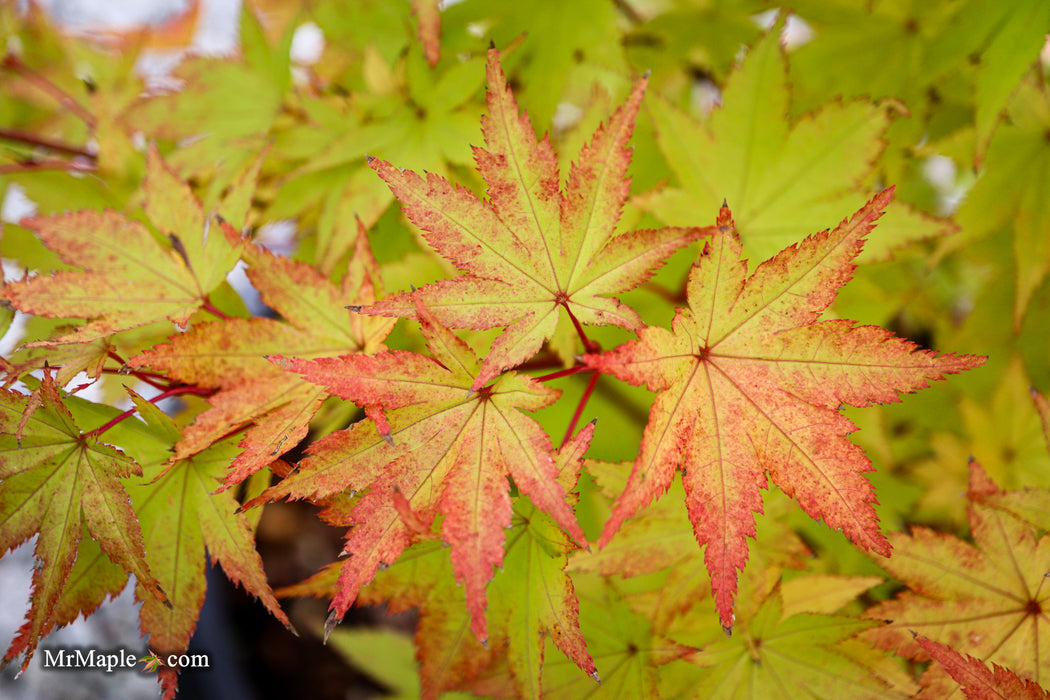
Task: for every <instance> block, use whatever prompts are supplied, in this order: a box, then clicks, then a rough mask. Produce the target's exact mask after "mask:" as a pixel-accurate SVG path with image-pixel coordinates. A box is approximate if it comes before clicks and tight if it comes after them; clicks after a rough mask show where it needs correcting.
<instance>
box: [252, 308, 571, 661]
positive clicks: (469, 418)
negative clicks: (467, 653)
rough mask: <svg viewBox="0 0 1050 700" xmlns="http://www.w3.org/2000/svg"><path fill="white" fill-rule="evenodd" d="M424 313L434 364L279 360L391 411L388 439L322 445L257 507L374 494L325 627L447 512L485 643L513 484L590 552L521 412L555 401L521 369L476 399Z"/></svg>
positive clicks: (373, 436)
mask: <svg viewBox="0 0 1050 700" xmlns="http://www.w3.org/2000/svg"><path fill="white" fill-rule="evenodd" d="M416 316H417V317H418V318H419V321H420V324H421V326H422V332H423V336H424V337H425V338H426V340H427V344H428V346H429V348H430V351H431V353H432V354H433V357H432V358H431V357H426V356H424V355H419V354H416V353H413V352H407V351H400V350H393V351H388V352H382V353H379V354H378V355H376V356H374V357H369V356H367V355H362V354H351V355H343V356H341V357H337V358H336V357H330V358H318V359H286V358H282V357H273V358H271V359H272V360H273V361H274V362H275V363H278V364H280V365H282V366H284V367H285V368H286V369H289V370H291V371H294V372H298V373H299V374H301V375H302V376H303V377H304V378H306V379H308V380H309V381H311V382H314V383H317V384H321V385H323V386H326V387H328V390H329V391H330V392H331V393H333V394H335V395H336V396H339V397H341V398H344V399H350V400H352V401H354V402H355V403H357V404H359V405H361V406H382V407H384V408H386V409H391V410H390V411H389V414H388V415H387V416H386V421H385V422H386V423H387V425H386V426H385V428H386V431H384V432H380V430H379V429H377V427H376V425H375V424H374V423H373V422H372V421H370V420H369V421H361V422H359V423H355V424H354V425H352V426H350V428H349V429H347V430H343V431H339V432H337V433H333V434H332V435H329V436H327V437H325V438H322V439H321V440H318V441H317V442H316V443H314V444H313V445H312V446H311V448H310V450H309V452H310V457H309V458H307V459H305V460H304V461H303V463H302V465H301V467H300V469H299V470H298V471H297V472H295V473H294V474H292V475H291V476H289V477H288V478H286V479H285V480H284V481H282V482H281V483H279V484H277V485H276V486H274V487H272V488H270V489H269V490H268V491H266V492H265V493H264V494H263V495H262V496H260V497H259V499H256V500H255V501H254V502H250V503H249V505H250V504H252V503H255V502H260V501H264V500H272V499H274V498H279V497H282V496H291V497H293V498H311V499H314V500H316V499H318V498H323V497H326V496H329V495H332V494H337V493H340V492H342V491H345V490H348V489H349V490H351V491H362V492H365V491H367V492H365V493H364V495H362V496H361V497H360V498H359V500H357V501H356V502H355V503H354V504H353V506H352V507H351V508H350V509H349V510H348V512H347V513H346V515H345V521H346V522H347V524H350V525H352V527H351V529H350V532H349V534H348V535H347V542H346V547H345V549H344V551H345V552H346V553H347V554H349V555H351V556H350V558H349V559H348V560H347V562H346V564H345V565H344V566H343V570H342V574H341V576H340V579H339V585H340V589H339V592H338V593H337V595H336V596H335V599H334V600H333V601H332V615H331V617H330V618H329V622H328V625H327V627H328V629H331V627H332V626H334V625H335V624H336V622H338V620H339V619H341V618H342V617H343V615H344V614H345V613H346V611H347V609H349V607H350V606H351V605H352V604H353V602H354V600H355V599H356V598H357V594H358V592H359V591H360V590H361V587H362V586H364V585H365V584H367V583H368V582H369V581H371V580H372V578H373V577H374V576H375V573H376V571H377V570H378V569H379V568H380V567H382V566H384V565H387V564H392V563H393V562H394V561H395V560H396V559H397V558H398V557H399V556H400V555H401V552H402V551H404V549H405V547H406V546H407V545H408V544H409V543H410V542H411V541H412V539H413V537H414V536H415V535H417V534H418V533H419V532H420V531H421V530H423V531H425V530H428V529H429V528H430V526H431V524H432V523H433V521H434V518H435V517H436V516H437V515H438V513H440V514H441V515H443V516H444V520H443V521H442V525H441V533H442V536H443V537H444V539H445V541H447V542H448V543H449V544H450V545H451V547H452V568H453V571H454V572H455V575H456V579H457V580H458V581H459V582H460V583H461V584H462V585H463V586H464V587H465V589H466V596H467V607H468V609H469V610H470V615H471V629H472V630H473V632H474V634H475V635H476V636H477V638H478V640H480V641H482V642H484V641H486V640H487V638H488V632H487V627H486V622H485V608H486V605H487V602H486V596H485V586H486V584H487V583H488V581H489V579H491V578H492V570H493V567H495V566H500V565H502V563H503V556H504V539H505V535H504V529H505V528H508V527H510V526H511V522H512V520H511V516H512V504H511V499H510V495H509V493H508V491H509V484H508V483H507V476H508V475H509V476H511V477H513V479H514V483H515V485H516V486H517V487H518V488H519V489H520V490H521V491H522V492H523V493H525V494H527V495H528V496H529V497H530V499H531V500H532V502H533V503H534V504H535V505H536V506H537V507H539V508H540V509H541V510H543V511H545V512H547V513H548V514H549V515H550V516H551V517H552V518H553V519H554V521H555V522H556V523H557V524H558V525H559V526H560V527H561V528H562V529H564V530H565V531H566V532H568V533H569V534H570V535H572V537H573V538H574V539H575V540H576V541H577V542H579V543H581V544H585V543H586V540H585V538H584V534H583V531H582V530H581V529H580V527H579V525H578V524H577V523H576V519H575V516H574V515H573V512H572V508H571V507H570V506H569V504H568V503H567V502H566V500H565V489H564V488H563V487H562V486H561V484H559V483H558V481H557V479H556V477H557V469H556V466H555V463H554V461H553V457H552V447H551V442H550V438H549V437H548V436H547V434H546V433H545V432H544V431H543V428H542V427H541V426H540V425H539V423H537V422H536V421H535V420H533V419H531V418H529V417H527V416H525V415H524V414H522V413H521V410H519V409H523V410H529V411H534V410H537V409H539V408H543V407H544V406H547V405H549V404H551V403H553V402H554V401H555V400H556V399H557V397H558V395H559V392H558V391H557V390H556V389H551V388H550V387H546V386H544V385H543V384H540V383H539V382H537V381H535V380H534V379H532V378H531V377H528V376H525V375H522V374H517V373H514V372H509V373H506V374H503V375H501V376H500V377H498V378H497V379H496V380H495V382H493V383H492V384H491V385H487V386H483V387H481V388H480V389H478V390H477V391H474V390H473V389H471V387H473V386H474V385H475V384H476V377H477V376H478V367H479V362H478V360H477V358H476V357H475V355H474V352H473V351H472V350H471V349H470V347H469V346H467V344H466V343H464V342H463V341H462V340H460V339H459V338H458V337H456V336H455V335H454V334H453V333H452V332H451V331H449V330H448V329H447V328H445V327H444V326H442V325H441V324H439V323H438V322H437V321H436V320H434V319H433V318H432V317H431V316H430V314H429V313H428V311H427V310H426V309H425V308H424V307H422V306H420V307H419V308H418V309H417V311H416Z"/></svg>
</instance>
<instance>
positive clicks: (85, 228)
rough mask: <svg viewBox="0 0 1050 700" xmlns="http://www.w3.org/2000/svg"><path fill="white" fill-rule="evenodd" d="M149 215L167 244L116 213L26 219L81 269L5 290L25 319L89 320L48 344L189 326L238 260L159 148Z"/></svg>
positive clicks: (152, 157) (150, 162) (151, 163)
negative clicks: (167, 323) (160, 324)
mask: <svg viewBox="0 0 1050 700" xmlns="http://www.w3.org/2000/svg"><path fill="white" fill-rule="evenodd" d="M144 188H145V190H146V194H147V201H146V205H145V209H146V215H147V217H148V218H149V219H150V221H151V223H153V225H154V226H155V227H156V228H157V229H158V230H159V231H160V233H161V234H162V235H163V236H165V237H166V238H167V239H168V244H167V245H164V244H161V243H160V242H158V240H157V239H156V237H155V236H154V235H153V233H152V232H151V231H150V230H149V228H147V227H146V226H145V225H144V224H142V223H140V222H138V221H135V220H133V219H129V218H127V217H125V216H124V215H123V214H120V213H117V212H115V211H108V210H107V211H78V212H72V213H69V214H61V215H58V216H52V217H36V218H31V219H26V220H24V221H23V225H24V226H26V227H27V228H30V229H32V230H34V231H35V232H36V233H37V234H38V235H39V236H40V237H41V238H42V239H43V240H44V242H45V243H46V244H47V246H48V247H49V248H51V249H52V250H54V251H55V252H56V253H58V254H59V256H60V257H61V258H62V260H63V262H65V263H67V264H70V265H74V266H76V267H78V268H81V269H79V270H69V271H59V272H56V273H54V274H52V275H39V276H36V277H32V278H29V279H26V280H20V281H17V282H10V283H8V284H7V285H5V286H4V288H3V289H2V290H0V297H2V298H4V299H7V300H9V301H10V302H11V303H12V304H13V305H14V306H15V307H16V308H18V309H19V310H21V311H24V312H26V313H31V314H35V315H38V316H47V317H51V318H87V319H93V320H89V321H88V322H87V323H86V324H84V325H81V326H78V327H77V328H76V330H75V331H73V332H67V333H64V334H59V335H58V336H57V337H54V338H52V339H51V340H50V341H48V342H50V343H68V342H75V343H88V342H91V341H93V340H97V339H99V338H104V337H106V336H109V335H112V334H114V333H116V332H118V331H122V330H127V329H129V328H137V327H139V326H144V325H146V324H147V323H151V322H153V321H159V320H162V319H165V318H166V319H169V320H171V321H172V322H174V323H175V324H176V325H178V326H180V327H185V326H186V323H187V322H188V321H189V318H190V316H192V315H193V314H194V313H195V312H196V311H197V310H198V309H200V308H201V306H202V305H203V304H204V303H205V302H206V301H207V298H208V294H209V293H211V292H212V291H213V290H214V289H215V288H216V287H218V286H219V285H220V284H221V283H222V282H223V281H224V280H225V278H226V274H227V273H228V272H229V271H230V269H231V268H232V267H233V264H234V262H236V260H237V256H238V250H237V247H236V246H234V245H231V244H230V243H229V242H228V241H227V240H226V239H225V238H224V237H223V236H222V235H220V234H219V233H218V232H215V234H214V235H211V236H208V235H207V228H208V222H207V219H206V217H205V215H204V212H203V210H202V209H201V206H200V202H199V201H198V200H197V199H196V197H195V196H194V195H193V193H192V191H191V190H190V189H189V187H188V186H187V185H186V184H185V183H183V182H181V181H179V180H178V179H176V177H175V176H174V174H173V173H172V172H171V171H170V170H169V169H168V167H167V166H166V165H165V164H164V162H163V161H162V160H161V158H160V155H159V154H158V153H157V151H156V149H154V148H150V151H149V154H148V156H147V174H146V183H145V185H144Z"/></svg>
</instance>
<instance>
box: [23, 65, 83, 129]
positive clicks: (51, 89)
mask: <svg viewBox="0 0 1050 700" xmlns="http://www.w3.org/2000/svg"><path fill="white" fill-rule="evenodd" d="M3 66H4V68H9V69H11V70H13V71H14V72H15V73H18V74H19V75H21V76H22V77H23V78H25V79H26V80H28V81H29V82H31V83H33V84H34V85H36V86H37V87H38V88H40V90H42V91H43V92H46V93H47V94H48V95H51V97H53V98H55V100H57V101H58V103H59V104H60V105H62V106H63V107H65V108H66V109H68V110H69V111H70V112H72V113H73V114H74V115H75V116H76V117H78V118H79V119H80V120H81V121H83V122H84V123H85V124H87V125H88V126H89V127H90V128H91V129H92V130H94V129H95V126H96V124H97V122H96V120H95V117H94V115H93V114H91V112H89V111H88V110H87V108H86V107H84V105H82V104H80V102H79V101H78V100H77V99H76V98H74V97H73V96H72V95H70V94H69V93H68V92H66V91H65V90H63V89H62V88H60V87H59V86H58V85H56V84H54V83H53V82H51V81H50V80H48V79H47V78H45V77H44V76H43V75H41V74H40V73H37V72H36V71H35V70H33V69H32V68H30V67H29V66H27V65H26V64H24V63H22V61H21V60H19V58H18V57H17V56H14V55H13V54H7V56H5V57H4V62H3Z"/></svg>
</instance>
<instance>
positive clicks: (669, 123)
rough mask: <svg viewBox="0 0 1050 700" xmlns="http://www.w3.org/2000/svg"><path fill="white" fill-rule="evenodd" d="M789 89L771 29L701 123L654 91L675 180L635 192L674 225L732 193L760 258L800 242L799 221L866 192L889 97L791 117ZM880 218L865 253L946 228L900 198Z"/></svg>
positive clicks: (806, 226)
mask: <svg viewBox="0 0 1050 700" xmlns="http://www.w3.org/2000/svg"><path fill="white" fill-rule="evenodd" d="M791 97H792V93H791V91H790V89H789V83H788V77H787V56H786V54H785V52H784V50H783V47H782V46H781V45H780V42H779V32H777V31H771V32H769V33H767V34H766V36H765V37H764V38H763V39H762V40H761V41H759V42H758V43H756V44H755V45H754V47H752V48H751V49H750V50H749V51H748V53H747V56H746V57H745V59H744V60H743V61H742V62H741V63H740V65H739V66H737V67H736V68H735V69H734V71H733V72H732V73H731V74H730V76H729V78H728V82H727V84H726V87H725V92H724V93H723V95H722V106H720V107H718V108H717V109H715V110H714V111H713V112H712V113H711V116H710V117H709V118H708V119H706V120H705V121H704V122H703V123H697V122H696V121H695V120H694V119H693V118H692V117H690V116H689V115H687V114H685V113H684V112H681V111H680V110H678V109H677V108H675V107H674V106H673V105H672V104H670V103H668V102H666V101H664V100H661V99H657V101H656V102H655V104H654V105H653V106H652V109H651V110H650V114H651V115H652V117H653V122H654V124H655V126H656V135H657V143H658V144H659V146H660V151H661V152H662V153H663V155H664V158H666V160H667V163H668V165H670V166H671V170H672V171H673V172H674V174H675V176H676V177H677V178H678V183H679V184H678V186H677V187H671V188H664V189H660V190H657V191H655V192H650V193H646V194H643V195H641V196H639V197H636V198H635V201H636V202H637V203H638V204H639V205H640V206H641V207H643V208H644V209H646V210H648V211H651V212H652V213H653V214H654V215H655V216H657V217H658V218H659V219H660V220H661V221H663V222H665V223H669V224H680V223H683V222H692V221H695V220H696V212H697V211H713V210H714V209H715V208H716V207H717V206H718V205H719V204H720V203H721V202H722V201H723V199H725V200H728V201H729V202H730V203H731V204H732V205H733V214H734V219H735V221H736V224H737V232H738V233H739V234H740V237H741V239H742V240H743V243H744V248H745V251H746V252H748V253H749V254H753V255H756V256H761V257H762V258H765V257H767V256H770V255H773V254H774V253H776V252H777V251H778V250H780V249H781V248H783V247H785V246H787V245H788V244H790V243H794V242H795V241H797V240H798V232H799V230H803V231H806V230H812V229H811V227H814V228H815V224H816V223H823V222H825V221H836V220H839V219H840V218H842V217H843V216H845V215H846V214H847V213H849V212H851V211H855V210H856V209H857V208H859V207H860V206H861V205H863V204H864V201H865V200H866V199H867V198H868V196H870V195H869V194H868V190H867V189H866V188H865V186H864V184H865V182H866V180H868V179H869V178H870V176H871V174H872V172H873V171H874V169H875V162H876V159H878V158H879V156H880V155H881V153H882V151H883V150H884V148H885V147H886V143H885V135H886V132H887V130H888V129H889V127H890V124H891V116H892V109H891V107H892V103H891V104H881V105H880V104H876V103H874V102H872V101H871V100H867V99H858V100H853V101H849V102H841V101H839V102H831V103H829V104H827V105H824V106H822V107H821V108H820V109H819V110H816V111H814V112H812V113H808V114H806V115H805V116H804V117H802V118H801V119H797V120H793V119H791V118H790V115H789V108H790V104H791ZM885 224H886V227H887V234H886V235H884V236H880V237H879V239H878V240H875V241H871V243H870V245H868V246H867V250H866V253H865V255H866V256H867V257H880V258H883V257H887V256H888V254H889V251H890V250H891V249H892V248H894V247H899V246H901V245H903V244H904V243H906V242H908V241H913V240H916V239H921V238H929V237H933V236H938V235H942V234H944V233H945V232H947V231H949V230H951V224H949V223H948V222H945V221H938V220H936V219H933V218H932V217H927V216H924V215H921V214H919V213H916V212H915V211H913V210H911V209H910V208H909V207H908V206H907V205H905V204H902V203H900V202H894V203H893V204H891V205H890V206H889V208H888V209H887V211H886V222H885Z"/></svg>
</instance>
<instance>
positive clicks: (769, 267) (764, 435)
mask: <svg viewBox="0 0 1050 700" xmlns="http://www.w3.org/2000/svg"><path fill="white" fill-rule="evenodd" d="M891 194H892V191H891V190H886V191H884V192H882V193H881V194H879V195H877V196H876V197H874V198H873V199H872V200H871V201H870V202H868V204H867V205H865V206H864V207H863V208H862V209H860V211H858V212H857V213H856V214H855V215H854V216H853V217H852V218H851V219H849V220H848V221H843V222H842V223H841V224H839V226H838V227H836V228H835V229H834V230H833V231H823V232H821V233H817V234H814V235H812V236H810V237H809V238H807V239H806V240H805V241H803V242H802V243H801V244H799V245H792V246H790V247H788V248H786V249H785V250H783V251H781V252H780V253H779V254H778V255H776V256H775V257H773V258H771V259H769V260H767V261H766V262H764V263H762V264H761V265H759V266H758V268H757V269H756V270H755V272H754V273H753V274H752V275H750V276H748V275H747V264H746V262H745V261H742V260H741V259H740V256H741V246H740V240H739V238H738V237H737V235H736V231H735V229H734V226H733V221H732V216H731V214H730V211H729V209H728V207H725V206H723V208H722V210H721V212H720V213H719V215H718V232H717V233H716V234H715V236H714V237H713V238H712V240H711V241H710V242H709V243H708V244H707V245H706V247H705V250H704V252H703V254H702V256H701V258H700V260H699V262H698V263H697V264H696V265H694V267H693V270H692V272H691V273H690V275H689V281H688V299H689V308H688V309H681V308H680V309H678V310H677V312H676V314H675V317H674V320H673V321H672V326H671V330H670V331H667V330H665V329H663V328H658V327H648V328H644V329H642V331H641V332H640V333H639V334H638V335H639V338H638V340H635V341H631V342H629V343H626V344H624V345H622V346H620V347H618V348H616V349H614V350H612V351H609V352H606V353H603V354H591V355H587V356H586V358H585V360H586V362H587V364H588V365H590V366H591V367H594V368H596V369H598V370H601V371H602V372H608V373H611V374H614V375H615V376H617V377H619V378H620V379H622V380H624V381H627V382H630V383H631V384H635V385H641V384H644V385H646V386H647V387H648V388H649V389H650V390H652V391H656V392H657V396H656V400H655V402H654V404H653V407H652V411H651V413H650V417H649V423H648V425H647V426H646V428H645V433H644V436H643V439H642V446H641V453H640V454H639V456H638V458H637V460H636V461H635V463H634V468H633V470H632V472H631V476H630V478H629V480H628V482H627V486H626V489H625V490H624V492H623V494H622V495H621V496H620V498H619V499H618V500H617V502H616V504H615V507H614V510H613V513H612V517H611V518H610V520H609V522H608V523H607V524H606V526H605V530H604V532H603V533H602V536H601V540H600V542H599V544H600V545H602V546H604V545H605V544H607V543H608V542H609V540H610V538H611V537H612V536H613V534H614V533H615V532H616V531H617V530H618V529H619V528H620V525H621V524H622V523H623V522H624V521H625V520H626V519H627V518H629V517H630V516H631V515H633V514H634V513H635V512H637V511H638V510H639V509H640V508H642V507H644V506H645V505H647V504H648V503H649V502H650V501H652V499H653V498H654V497H656V496H657V495H658V494H662V493H664V492H665V491H666V490H667V488H668V486H669V485H670V484H671V480H672V477H673V476H674V473H675V470H676V468H678V467H679V466H680V467H681V468H682V472H683V477H682V481H683V485H684V486H685V494H686V506H687V507H688V510H689V517H690V520H691V521H692V524H693V531H694V533H695V535H696V539H697V541H698V542H699V543H700V544H701V545H706V547H707V549H706V551H705V555H704V558H705V563H706V565H707V569H708V571H709V572H710V574H711V579H712V580H711V585H712V590H713V592H714V594H715V597H716V603H717V608H718V611H719V615H720V617H721V620H722V625H723V627H724V628H725V629H726V630H727V631H729V630H731V629H732V625H733V614H732V608H733V599H734V597H735V594H736V586H737V584H736V578H737V572H738V571H739V570H740V569H742V568H743V567H744V564H745V562H746V561H747V542H746V538H747V537H752V538H753V537H754V535H755V520H754V515H753V513H755V512H761V510H762V500H761V493H760V491H761V489H762V488H765V486H766V472H768V473H769V475H770V476H771V477H772V479H773V482H774V483H775V484H777V485H778V486H779V487H780V488H781V489H782V490H783V491H784V492H785V493H787V494H788V495H789V496H791V497H792V498H794V499H796V500H797V501H798V502H799V503H800V505H801V506H802V508H803V509H804V510H805V511H806V512H807V513H808V514H809V515H811V516H812V517H814V518H822V519H824V521H825V522H826V523H827V524H828V525H829V526H831V527H834V528H837V529H839V530H841V531H843V532H844V533H845V534H846V535H847V537H849V538H850V540H852V541H853V542H854V543H855V544H857V545H858V546H860V547H862V548H863V549H866V550H871V551H875V552H878V553H880V554H886V555H888V554H889V551H890V547H889V543H888V542H887V541H886V538H885V537H884V536H883V535H882V533H881V532H880V531H879V523H878V518H877V516H876V514H875V509H874V507H873V506H874V504H875V502H876V501H875V494H874V492H873V490H872V487H871V484H870V483H869V482H868V481H867V479H865V478H864V477H863V475H862V472H865V471H869V470H870V469H871V463H870V461H869V460H868V459H867V457H865V456H864V454H863V452H862V451H861V449H860V448H859V447H857V446H856V445H854V444H853V443H851V442H850V441H849V440H848V439H846V435H847V434H848V433H850V432H852V431H853V430H854V429H855V426H854V425H853V423H852V422H851V421H850V420H849V419H848V418H846V417H845V416H844V415H842V414H841V413H840V412H839V407H840V406H841V405H842V404H850V405H853V406H865V405H867V404H869V403H870V402H885V401H896V400H898V398H897V395H898V393H899V392H908V391H915V390H917V389H921V388H923V387H925V386H927V382H928V381H929V380H932V379H939V378H941V377H942V375H944V374H945V373H953V372H961V371H962V370H965V369H970V368H972V367H976V366H978V365H980V364H982V363H983V362H984V358H981V357H975V356H958V357H957V356H954V355H941V356H938V355H937V354H936V353H933V352H930V351H926V350H920V349H919V348H918V347H917V346H916V345H915V344H914V343H911V342H908V341H907V340H903V339H900V338H895V337H893V335H892V334H891V333H890V332H889V331H886V330H884V329H882V328H878V327H875V326H855V325H854V323H853V322H852V321H847V320H830V321H822V322H818V321H817V319H818V317H819V316H820V314H821V312H822V311H824V310H825V309H826V308H827V307H828V306H829V305H830V304H831V302H832V301H833V300H834V298H835V294H836V290H837V289H838V287H840V286H842V285H843V284H845V283H846V282H847V281H848V280H849V279H850V277H851V275H852V272H853V269H854V264H853V262H852V261H853V259H854V258H855V257H856V256H857V254H858V253H860V250H861V248H862V246H863V242H864V237H865V236H866V235H867V233H868V232H869V231H870V230H871V228H872V226H873V224H874V222H875V220H876V219H877V218H878V217H879V216H880V214H881V211H882V209H883V208H884V207H885V206H886V204H887V203H888V202H889V200H890V197H891Z"/></svg>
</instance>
